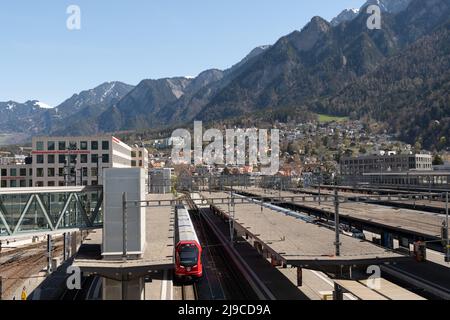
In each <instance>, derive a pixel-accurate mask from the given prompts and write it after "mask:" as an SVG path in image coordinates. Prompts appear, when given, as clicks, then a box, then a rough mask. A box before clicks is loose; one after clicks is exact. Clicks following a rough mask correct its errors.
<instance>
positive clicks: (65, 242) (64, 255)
mask: <svg viewBox="0 0 450 320" xmlns="http://www.w3.org/2000/svg"><path fill="white" fill-rule="evenodd" d="M66 260H67V234H66V233H63V261H66Z"/></svg>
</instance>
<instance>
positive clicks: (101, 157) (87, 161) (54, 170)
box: [32, 136, 132, 187]
mask: <svg viewBox="0 0 450 320" xmlns="http://www.w3.org/2000/svg"><path fill="white" fill-rule="evenodd" d="M32 146H33V151H32V157H33V162H32V168H33V170H32V173H33V176H32V182H33V186H34V187H55V186H65V185H98V184H99V183H101V181H103V170H104V169H106V168H130V167H131V164H132V157H131V152H132V148H131V147H130V146H128V145H127V144H125V143H123V142H122V141H120V140H119V139H117V138H116V137H113V136H85V137H34V138H33V144H32Z"/></svg>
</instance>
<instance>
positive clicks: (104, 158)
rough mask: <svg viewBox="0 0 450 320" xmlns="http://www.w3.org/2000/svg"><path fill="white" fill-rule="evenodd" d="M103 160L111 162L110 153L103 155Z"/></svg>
mask: <svg viewBox="0 0 450 320" xmlns="http://www.w3.org/2000/svg"><path fill="white" fill-rule="evenodd" d="M102 162H103V163H109V154H104V155H102Z"/></svg>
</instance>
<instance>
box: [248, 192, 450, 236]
mask: <svg viewBox="0 0 450 320" xmlns="http://www.w3.org/2000/svg"><path fill="white" fill-rule="evenodd" d="M244 192H247V193H251V194H254V195H256V196H259V197H270V195H271V194H272V195H274V196H278V195H279V194H280V192H279V191H275V190H264V189H261V188H249V189H245V190H244ZM299 195H301V194H296V193H293V192H289V191H282V192H281V196H282V197H293V196H294V197H295V196H299ZM305 197H311V195H307V194H305ZM290 202H292V201H290ZM292 203H293V204H297V205H300V206H303V207H307V208H311V209H317V210H322V211H326V212H331V213H332V214H333V213H334V210H335V209H334V203H333V202H332V201H328V202H324V201H323V202H321V204H320V205H319V203H316V202H301V201H295V199H294V201H293V202H292ZM339 216H340V217H350V218H352V219H354V220H360V221H362V222H370V223H372V224H378V225H380V226H388V227H391V228H394V229H397V230H399V231H401V230H404V231H408V232H414V233H415V234H420V235H425V236H430V237H440V234H441V227H442V221H443V219H442V217H441V216H440V215H439V214H437V213H430V212H426V211H419V210H411V209H400V208H394V207H389V206H385V205H377V204H369V203H359V202H345V203H340V205H339Z"/></svg>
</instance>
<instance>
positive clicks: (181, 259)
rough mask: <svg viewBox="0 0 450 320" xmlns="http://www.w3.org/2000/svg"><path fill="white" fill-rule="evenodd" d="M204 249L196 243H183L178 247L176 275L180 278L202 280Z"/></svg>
mask: <svg viewBox="0 0 450 320" xmlns="http://www.w3.org/2000/svg"><path fill="white" fill-rule="evenodd" d="M201 256H202V248H201V246H200V245H199V244H198V243H197V242H196V241H181V242H180V243H179V244H178V245H177V247H176V258H175V259H176V266H175V275H176V276H177V277H179V278H201V277H202V275H203V268H202V263H201Z"/></svg>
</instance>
